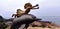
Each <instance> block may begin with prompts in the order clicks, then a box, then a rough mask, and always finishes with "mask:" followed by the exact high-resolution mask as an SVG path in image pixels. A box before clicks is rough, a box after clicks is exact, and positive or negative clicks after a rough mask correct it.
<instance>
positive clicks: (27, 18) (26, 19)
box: [10, 14, 41, 29]
mask: <svg viewBox="0 0 60 29" xmlns="http://www.w3.org/2000/svg"><path fill="white" fill-rule="evenodd" d="M38 20H41V19H37V18H36V17H35V16H34V15H31V14H25V15H22V16H21V17H19V18H15V19H14V20H13V24H12V25H11V28H10V29H18V28H19V27H20V29H27V28H28V26H29V24H30V23H32V22H34V21H38Z"/></svg>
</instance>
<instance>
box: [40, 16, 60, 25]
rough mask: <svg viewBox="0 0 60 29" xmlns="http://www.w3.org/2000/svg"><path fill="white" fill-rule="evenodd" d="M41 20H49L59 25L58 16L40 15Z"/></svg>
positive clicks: (59, 18) (59, 19)
mask: <svg viewBox="0 0 60 29" xmlns="http://www.w3.org/2000/svg"><path fill="white" fill-rule="evenodd" d="M39 18H41V19H42V20H43V21H50V22H53V23H55V24H57V25H59V26H60V16H40V17H39Z"/></svg>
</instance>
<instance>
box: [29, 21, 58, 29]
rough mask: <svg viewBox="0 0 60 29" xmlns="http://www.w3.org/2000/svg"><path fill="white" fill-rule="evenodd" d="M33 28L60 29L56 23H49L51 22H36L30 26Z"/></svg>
mask: <svg viewBox="0 0 60 29" xmlns="http://www.w3.org/2000/svg"><path fill="white" fill-rule="evenodd" d="M30 26H32V27H47V28H52V27H59V26H58V25H56V24H55V23H52V22H49V21H35V22H33V23H31V24H30Z"/></svg>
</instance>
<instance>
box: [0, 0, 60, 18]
mask: <svg viewBox="0 0 60 29" xmlns="http://www.w3.org/2000/svg"><path fill="white" fill-rule="evenodd" d="M28 2H30V3H31V4H32V5H36V4H39V7H40V8H39V9H37V10H31V12H30V14H33V15H35V16H37V17H40V16H60V0H0V15H1V16H3V17H4V18H11V15H12V14H14V13H16V10H17V9H18V8H19V9H22V10H23V11H24V10H25V9H24V4H25V3H28Z"/></svg>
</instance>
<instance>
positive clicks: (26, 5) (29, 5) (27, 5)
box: [24, 3, 32, 9]
mask: <svg viewBox="0 0 60 29" xmlns="http://www.w3.org/2000/svg"><path fill="white" fill-rule="evenodd" d="M27 7H32V4H31V3H26V4H25V5H24V8H25V9H26V8H27Z"/></svg>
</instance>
